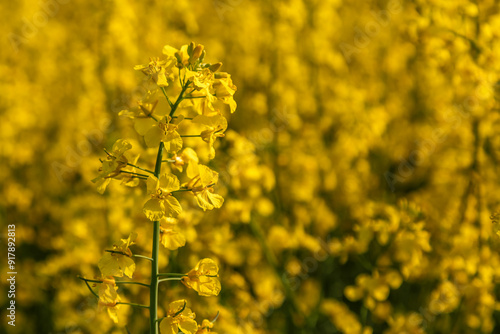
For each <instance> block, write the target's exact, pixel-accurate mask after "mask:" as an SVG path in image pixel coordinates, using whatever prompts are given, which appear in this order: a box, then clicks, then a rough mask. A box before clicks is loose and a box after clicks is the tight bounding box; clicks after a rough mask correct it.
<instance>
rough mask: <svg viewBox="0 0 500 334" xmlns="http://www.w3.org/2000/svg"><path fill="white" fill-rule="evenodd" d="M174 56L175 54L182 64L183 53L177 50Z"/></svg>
mask: <svg viewBox="0 0 500 334" xmlns="http://www.w3.org/2000/svg"><path fill="white" fill-rule="evenodd" d="M174 56H175V59H177V62H178V63H180V64H182V55H181V53H180V52H179V51H177V52H176V53H175V54H174Z"/></svg>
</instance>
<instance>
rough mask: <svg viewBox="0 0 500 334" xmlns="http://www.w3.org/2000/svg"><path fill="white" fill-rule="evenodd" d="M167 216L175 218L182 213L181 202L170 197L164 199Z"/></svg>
mask: <svg viewBox="0 0 500 334" xmlns="http://www.w3.org/2000/svg"><path fill="white" fill-rule="evenodd" d="M164 203H165V204H164V207H165V210H164V211H165V216H167V217H175V216H177V215H178V214H180V213H181V212H182V207H181V204H180V203H179V201H178V200H177V199H176V198H175V197H174V196H168V197H167V198H165V199H164Z"/></svg>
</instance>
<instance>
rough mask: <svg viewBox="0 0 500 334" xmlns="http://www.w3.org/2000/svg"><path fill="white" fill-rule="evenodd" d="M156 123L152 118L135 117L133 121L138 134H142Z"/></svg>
mask: <svg viewBox="0 0 500 334" xmlns="http://www.w3.org/2000/svg"><path fill="white" fill-rule="evenodd" d="M156 124H157V123H156V121H155V120H154V119H152V118H149V117H148V118H136V119H135V122H134V128H135V130H136V131H137V133H138V134H140V135H141V136H144V135H145V134H146V133H147V132H148V131H149V129H151V128H152V127H153V126H155V125H156Z"/></svg>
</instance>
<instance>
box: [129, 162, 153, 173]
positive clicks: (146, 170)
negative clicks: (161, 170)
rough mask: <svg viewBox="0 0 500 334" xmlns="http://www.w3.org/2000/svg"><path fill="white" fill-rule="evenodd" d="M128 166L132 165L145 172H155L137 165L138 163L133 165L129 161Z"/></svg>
mask: <svg viewBox="0 0 500 334" xmlns="http://www.w3.org/2000/svg"><path fill="white" fill-rule="evenodd" d="M127 166H131V167H134V168H138V169H140V170H143V171H145V172H148V173H151V174H154V172H152V171H150V170H149V169H145V168H142V167H139V166H136V165H132V164H130V163H127Z"/></svg>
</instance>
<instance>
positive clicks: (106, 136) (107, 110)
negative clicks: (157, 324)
mask: <svg viewBox="0 0 500 334" xmlns="http://www.w3.org/2000/svg"><path fill="white" fill-rule="evenodd" d="M0 12H1V13H2V20H0V31H1V32H2V33H1V35H2V39H1V43H2V47H1V51H0V57H1V61H0V97H1V98H0V115H1V116H0V117H1V118H0V138H1V145H0V159H1V160H0V161H1V163H2V167H1V172H0V194H1V199H2V200H1V202H0V218H1V221H2V231H1V234H2V238H1V245H2V260H1V261H2V268H4V269H2V273H1V275H2V282H1V285H2V293H1V295H0V301H1V305H2V309H1V311H0V314H1V319H2V323H1V325H0V328H3V329H2V330H1V331H2V332H4V329H5V331H6V332H8V333H54V334H56V333H57V334H59V333H126V329H125V326H127V328H128V329H129V330H130V332H131V333H146V332H147V330H148V314H147V313H146V312H144V311H141V310H137V309H130V308H128V307H121V308H120V315H119V316H120V323H119V324H118V325H115V324H113V322H112V321H111V320H110V319H109V318H107V316H106V314H100V313H98V312H97V305H96V304H97V303H96V300H95V298H94V297H93V296H91V295H90V294H89V292H88V290H87V288H86V287H85V285H84V284H83V283H82V282H81V281H80V280H78V279H77V276H78V275H84V276H86V277H93V276H95V275H98V268H97V261H98V260H99V258H100V257H101V256H102V254H103V250H104V249H106V248H109V247H111V245H112V244H113V243H116V242H117V241H118V240H119V239H120V238H125V237H127V236H128V234H129V233H130V232H131V231H136V232H138V233H139V238H138V240H137V243H138V244H137V245H136V246H134V247H135V248H133V250H134V251H135V252H137V253H143V254H148V252H150V241H149V239H148V238H149V237H148V236H149V235H150V233H151V224H150V222H148V221H147V219H146V218H145V217H144V216H143V214H142V209H141V208H142V204H143V202H144V187H138V188H134V189H130V188H127V187H123V186H120V185H119V183H115V184H111V185H110V186H109V188H108V191H107V192H106V193H105V194H104V195H100V194H98V193H97V191H96V190H95V186H94V184H92V182H90V180H91V179H93V178H94V177H95V176H96V175H97V169H98V167H99V165H100V163H99V158H102V157H103V156H104V155H103V150H102V149H103V148H108V149H109V148H110V147H111V146H112V144H113V143H114V142H115V141H116V139H118V138H129V139H131V140H135V142H134V143H135V144H136V145H139V146H140V145H143V142H142V138H140V137H138V136H137V135H136V134H135V133H134V131H133V127H132V125H131V122H130V120H128V119H123V118H121V117H119V116H118V112H119V111H120V110H122V109H125V108H128V107H130V106H133V105H134V102H135V100H136V99H137V97H138V93H140V89H141V86H140V85H141V80H143V77H142V74H141V73H139V72H137V71H134V70H133V66H134V65H137V64H144V63H147V62H148V61H149V57H155V56H161V50H162V48H163V46H164V45H166V44H168V45H172V46H174V47H177V48H178V47H180V46H181V45H183V44H187V43H189V42H191V41H194V42H196V43H200V44H203V45H204V46H205V48H206V50H207V58H206V60H208V61H213V62H216V61H222V62H223V63H224V65H223V70H224V71H227V72H229V73H230V74H231V75H232V78H233V81H234V83H235V84H236V86H237V87H238V91H237V92H236V94H235V99H236V101H237V103H238V109H237V112H236V113H235V114H233V115H232V116H231V118H230V120H229V129H228V131H227V135H226V137H225V138H223V139H222V140H219V141H218V144H217V145H218V146H217V155H216V159H215V160H214V161H213V164H212V166H213V168H214V169H215V170H217V171H219V173H220V179H221V181H220V184H219V186H218V192H219V193H221V194H223V195H224V197H225V203H224V205H223V207H222V208H221V209H220V210H216V211H213V212H209V213H203V212H202V211H201V210H196V209H194V208H193V209H192V210H186V213H185V214H184V215H183V216H181V217H180V219H179V226H180V227H181V229H182V230H183V233H184V234H185V235H186V237H187V239H188V242H187V245H186V246H185V247H183V248H181V249H179V250H178V251H175V252H170V251H168V250H166V249H163V251H162V259H161V261H162V262H161V266H162V267H163V268H168V271H170V272H187V271H188V270H189V269H190V268H191V267H192V266H193V265H194V264H195V263H196V262H197V260H198V259H199V258H202V257H211V258H214V259H216V260H217V262H218V263H219V265H220V267H221V282H222V292H221V294H220V296H218V297H211V298H203V297H198V296H197V294H196V293H195V292H193V291H188V290H187V289H186V288H184V287H183V286H182V285H179V284H171V285H165V286H163V287H162V290H161V296H162V297H161V298H162V299H161V310H160V313H161V312H164V311H165V308H166V307H167V305H168V302H169V301H172V300H174V299H179V298H187V299H188V300H189V301H190V307H191V308H192V309H193V310H194V311H195V312H196V314H197V319H198V320H199V321H200V322H201V319H202V318H211V317H213V316H214V315H215V314H216V313H217V311H220V317H219V319H218V320H217V322H216V325H215V329H214V331H216V332H217V333H353V334H354V333H363V334H367V333H403V332H404V333H498V332H499V331H500V325H499V324H498V323H499V320H500V317H499V310H500V304H499V301H498V299H499V292H500V291H499V285H498V282H499V279H500V257H499V240H498V238H499V237H498V236H497V234H496V231H497V217H498V215H497V211H496V210H498V209H499V208H500V207H499V201H500V193H499V191H498V189H499V177H498V175H499V174H498V168H499V167H498V166H499V164H498V162H499V160H500V136H499V130H500V118H499V111H500V105H499V103H498V102H499V101H498V98H499V97H500V95H499V94H498V93H499V91H500V87H499V85H498V84H497V82H498V80H499V79H500V78H499V69H500V63H499V56H500V41H499V37H500V36H499V35H500V7H499V3H498V1H494V0H476V1H466V0H457V1H440V0H426V1H424V0H416V1H403V0H391V1H373V0H372V1H341V0H321V1H319V0H289V1H263V0H257V1H249V0H210V1H208V0H196V1H194V0H177V1H170V0H168V1H158V2H157V1H129V0H120V1H112V0H102V1H95V0H92V1H82V0H42V1H38V0H37V1H34V0H33V1H31V0H22V1H2V2H1V4H0ZM193 145H197V144H196V143H194V144H193ZM151 156H154V152H152V154H151ZM143 158H144V159H145V160H144V161H148V160H147V158H148V157H147V155H146V156H145V157H143ZM141 159H142V158H141ZM183 201H185V200H183ZM183 205H184V204H183ZM186 205H189V203H187V204H186ZM7 224H16V234H17V238H16V243H17V246H16V247H17V248H16V256H17V258H16V269H17V272H18V275H17V285H16V302H17V304H16V305H17V313H16V316H17V317H16V327H15V328H12V327H11V326H7V320H6V314H7V311H6V305H7V304H6V303H7V302H8V299H7V296H6V294H7V293H6V291H7V283H6V277H5V276H6V272H7V267H6V261H7V259H6V258H7V255H6V233H7V227H6V225H7ZM148 269H149V267H148V265H147V263H146V264H142V263H140V262H138V269H137V272H136V277H135V278H136V280H141V279H142V280H146V279H147V272H148ZM133 287H134V286H132V287H127V288H126V289H122V290H121V294H122V296H123V298H124V299H125V300H127V301H132V302H142V301H145V302H146V303H147V298H148V296H147V292H144V288H142V290H141V287H139V288H137V289H136V288H133ZM4 306H5V307H4Z"/></svg>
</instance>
